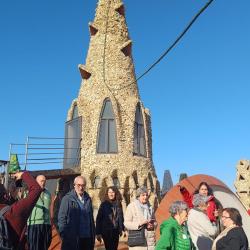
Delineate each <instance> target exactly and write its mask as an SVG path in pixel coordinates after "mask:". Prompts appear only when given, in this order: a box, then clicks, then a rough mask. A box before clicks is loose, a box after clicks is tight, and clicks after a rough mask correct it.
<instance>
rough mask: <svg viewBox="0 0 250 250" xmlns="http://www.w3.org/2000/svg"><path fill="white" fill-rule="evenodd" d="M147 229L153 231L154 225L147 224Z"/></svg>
mask: <svg viewBox="0 0 250 250" xmlns="http://www.w3.org/2000/svg"><path fill="white" fill-rule="evenodd" d="M147 229H149V230H152V229H154V224H153V223H150V222H149V223H148V224H147Z"/></svg>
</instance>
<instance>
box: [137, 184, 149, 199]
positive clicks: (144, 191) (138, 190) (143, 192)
mask: <svg viewBox="0 0 250 250" xmlns="http://www.w3.org/2000/svg"><path fill="white" fill-rule="evenodd" d="M145 193H148V190H147V188H146V187H144V186H141V187H139V188H137V190H136V198H138V197H139V196H140V195H141V194H145Z"/></svg>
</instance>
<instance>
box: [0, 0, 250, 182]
mask: <svg viewBox="0 0 250 250" xmlns="http://www.w3.org/2000/svg"><path fill="white" fill-rule="evenodd" d="M96 3H97V1H95V0H74V1H67V0H60V1H59V0H54V1H51V0H43V1H34V0H26V1H19V0H13V1H1V3H0V32H1V33H0V34H1V39H0V93H1V98H0V114H1V122H0V131H1V132H0V159H7V158H8V150H9V143H13V142H14V143H24V142H25V140H26V137H27V136H48V137H63V136H64V122H65V120H66V115H67V110H68V108H69V106H70V104H71V101H72V100H73V99H74V98H75V97H77V95H78V91H79V87H80V82H81V77H80V74H79V72H78V68H77V65H78V64H79V63H84V62H85V58H86V53H87V49H88V44H89V32H88V25H87V24H88V22H89V21H91V20H93V17H94V11H95V7H96ZM124 3H125V6H126V18H127V24H128V28H129V31H130V36H131V38H132V40H133V58H134V63H135V68H136V74H137V76H139V75H140V74H141V73H143V72H144V70H145V69H146V68H147V67H148V66H149V65H150V64H151V63H153V62H154V61H155V60H156V59H157V58H158V57H159V55H160V54H161V53H162V52H163V51H164V50H165V49H166V48H167V47H168V46H169V45H170V44H171V43H172V42H173V41H174V39H175V38H176V37H177V35H178V34H179V33H180V32H181V31H182V30H183V28H184V27H185V26H186V25H187V23H188V22H189V21H190V19H191V18H192V17H193V16H194V15H195V13H196V12H197V11H198V10H199V9H200V8H201V7H202V6H203V5H204V4H205V3H206V1H203V0H199V1H197V0H175V1H174V0H168V1H166V0H155V1H149V0H147V1H139V0H137V1H135V0H124ZM249 8H250V1H249V0H240V1H233V0H227V1H222V0H215V1H214V3H213V4H212V5H211V6H210V7H209V8H208V9H207V11H206V12H205V13H204V14H203V15H202V16H201V17H200V18H199V19H198V21H197V22H196V23H195V24H194V25H193V27H192V28H191V30H190V31H189V32H188V33H187V34H186V35H185V37H184V39H182V40H181V42H180V43H179V44H178V45H177V47H176V48H175V49H174V50H172V52H170V53H169V55H168V56H167V57H166V58H165V59H164V60H163V61H162V62H161V63H160V64H159V65H158V66H157V67H155V68H154V69H153V70H152V71H151V72H150V73H149V74H148V75H146V76H145V77H144V78H143V79H142V80H140V81H139V82H138V85H139V89H140V94H141V99H142V101H143V103H144V105H145V107H147V108H149V109H150V111H151V115H152V129H153V160H154V164H155V168H156V172H157V175H158V177H159V179H160V181H161V180H162V177H163V172H164V170H165V169H169V170H170V171H171V174H172V178H173V180H174V181H177V180H178V177H179V174H180V173H181V172H186V173H188V175H193V174H198V173H203V174H209V175H213V176H216V177H218V178H219V179H221V180H222V181H224V182H225V183H226V184H227V185H229V186H230V187H233V181H234V179H235V174H236V164H237V162H238V161H239V160H240V159H250V143H249V142H250V132H249V128H250V116H249V107H250V98H249V90H250V85H249V84H250V74H249V60H250V59H249V58H250V30H249V25H250V16H249ZM53 167H55V168H57V167H58V166H53Z"/></svg>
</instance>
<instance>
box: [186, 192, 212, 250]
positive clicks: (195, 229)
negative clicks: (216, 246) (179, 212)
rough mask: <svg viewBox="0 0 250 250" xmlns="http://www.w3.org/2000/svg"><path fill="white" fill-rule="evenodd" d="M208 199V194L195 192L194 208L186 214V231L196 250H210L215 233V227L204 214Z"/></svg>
mask: <svg viewBox="0 0 250 250" xmlns="http://www.w3.org/2000/svg"><path fill="white" fill-rule="evenodd" d="M208 199H209V197H208V196H204V195H201V194H195V195H194V196H193V205H194V208H192V209H191V210H190V211H189V214H188V221H187V226H188V231H189V233H190V236H191V238H192V241H193V243H194V245H195V247H196V249H197V250H210V249H211V247H212V244H213V237H214V236H215V235H216V233H217V227H216V226H215V225H213V224H212V223H211V221H210V220H209V218H208V216H207V214H206V210H207V206H208Z"/></svg>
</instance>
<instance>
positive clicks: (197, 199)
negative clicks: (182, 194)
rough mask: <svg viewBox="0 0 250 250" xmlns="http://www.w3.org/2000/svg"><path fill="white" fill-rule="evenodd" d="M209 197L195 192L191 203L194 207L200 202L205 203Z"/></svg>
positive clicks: (200, 203)
mask: <svg viewBox="0 0 250 250" xmlns="http://www.w3.org/2000/svg"><path fill="white" fill-rule="evenodd" d="M208 199H209V197H208V196H205V195H201V194H195V195H194V196H193V201H192V203H193V205H194V207H199V206H200V205H202V204H206V203H207V201H208Z"/></svg>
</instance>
